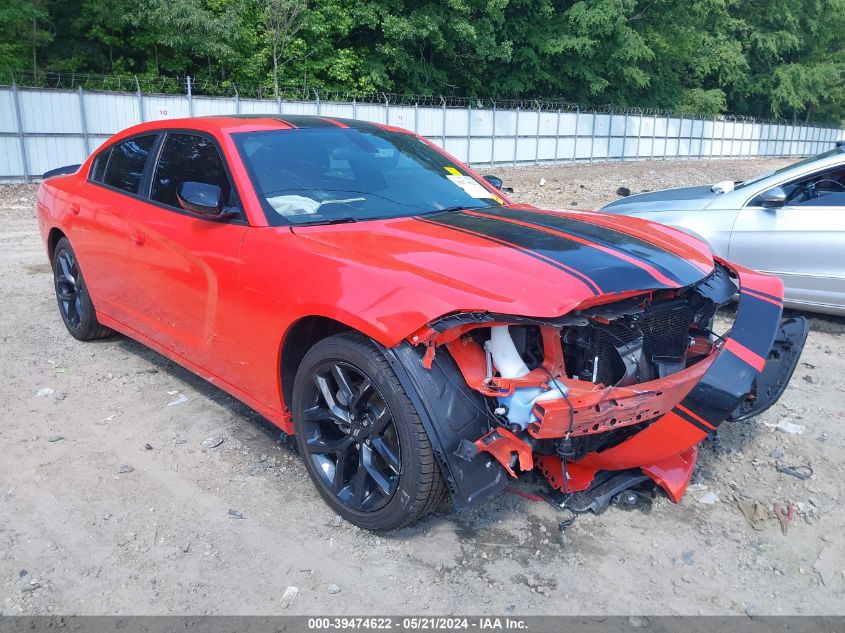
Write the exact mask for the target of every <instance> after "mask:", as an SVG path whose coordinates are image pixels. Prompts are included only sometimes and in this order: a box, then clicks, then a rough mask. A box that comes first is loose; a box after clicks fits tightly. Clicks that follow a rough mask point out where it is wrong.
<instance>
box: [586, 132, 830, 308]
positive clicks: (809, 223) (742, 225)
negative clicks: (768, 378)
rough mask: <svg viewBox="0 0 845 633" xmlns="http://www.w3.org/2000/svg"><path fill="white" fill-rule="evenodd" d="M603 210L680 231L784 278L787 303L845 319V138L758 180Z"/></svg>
mask: <svg viewBox="0 0 845 633" xmlns="http://www.w3.org/2000/svg"><path fill="white" fill-rule="evenodd" d="M602 210H603V211H606V212H607V213H615V214H619V215H630V216H636V217H641V218H646V219H649V220H653V221H656V222H661V223H663V224H668V225H669V226H674V227H677V228H679V229H682V230H684V231H686V232H687V233H690V234H692V235H695V236H696V237H699V238H701V239H702V240H704V241H705V242H707V243H708V244H710V248H711V250H712V251H713V252H714V253H715V254H716V255H719V256H721V257H724V258H726V259H729V260H731V261H734V262H737V263H739V264H743V265H745V266H748V267H750V268H754V269H757V270H761V271H766V272H769V273H772V274H774V275H777V276H778V277H780V278H781V279H783V282H784V285H785V292H786V301H785V303H786V305H787V306H790V307H793V308H798V309H801V310H809V311H813V312H826V313H829V314H842V315H845V141H838V142H837V143H836V147H835V148H834V149H831V150H830V151H827V152H824V153H822V154H819V155H818V156H813V157H812V158H807V159H804V160H801V161H799V162H797V163H795V164H793V165H790V166H788V167H784V168H783V169H778V170H777V171H775V172H772V173H771V174H767V175H764V176H760V177H758V178H754V179H752V180H746V181H744V182H732V181H726V182H720V183H716V184H715V185H712V186H711V185H705V186H698V187H680V188H677V189H666V190H663V191H653V192H647V193H640V194H636V195H632V196H629V197H627V198H622V199H620V200H615V201H614V202H611V203H610V204H608V205H605V206H604V207H603V209H602Z"/></svg>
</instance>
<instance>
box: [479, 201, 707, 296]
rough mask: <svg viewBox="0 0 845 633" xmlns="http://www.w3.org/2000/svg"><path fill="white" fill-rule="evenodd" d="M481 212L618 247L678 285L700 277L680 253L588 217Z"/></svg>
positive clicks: (696, 270)
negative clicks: (595, 221) (583, 218)
mask: <svg viewBox="0 0 845 633" xmlns="http://www.w3.org/2000/svg"><path fill="white" fill-rule="evenodd" d="M484 213H487V214H489V215H497V216H500V217H503V218H509V219H512V220H519V221H520V222H526V223H529V224H534V225H536V226H541V227H544V228H547V229H552V230H555V231H562V232H564V233H569V234H571V235H574V236H576V237H579V238H581V239H585V240H589V241H591V242H594V243H596V244H600V245H602V246H605V247H607V248H610V249H614V250H619V251H621V252H622V253H624V254H625V255H628V256H629V257H634V258H637V259H639V260H640V261H642V262H643V263H646V264H649V265H650V266H653V267H654V268H655V269H657V270H658V271H660V272H661V273H662V274H663V275H665V276H666V277H668V278H669V279H671V280H673V281H675V282H676V283H677V284H678V285H679V286H681V287H683V286H689V285H691V284H694V283H695V282H697V281H700V280H701V278H702V277H703V273H702V272H701V270H699V269H698V268H696V267H695V266H693V265H692V264H691V263H690V262H688V261H687V260H686V259H684V258H683V257H681V256H680V255H677V254H675V253H673V252H671V251H668V250H666V249H664V248H661V247H659V246H657V245H655V244H652V243H651V242H648V241H646V240H643V239H641V238H638V237H635V236H633V235H629V234H628V233H624V232H623V231H617V230H615V229H610V228H607V227H605V226H600V225H598V224H592V223H591V222H589V221H588V220H578V219H575V218H572V217H569V216H564V215H560V214H554V215H553V214H551V213H538V212H535V211H525V210H521V209H509V208H496V209H485V210H484Z"/></svg>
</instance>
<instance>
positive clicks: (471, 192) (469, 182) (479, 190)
mask: <svg viewBox="0 0 845 633" xmlns="http://www.w3.org/2000/svg"><path fill="white" fill-rule="evenodd" d="M446 178H448V179H449V180H451V181H452V182H453V183H455V184H456V185H458V186H459V187H460V188H461V189H463V190H464V191H465V192H466V194H467V195H468V196H472V197H473V198H491V197H492V196H493V194H491V193H490V192H489V191H487V189H485V188H484V187H482V186H481V185H480V184H478V183H477V182H476V181H475V180H474V179H473V178H470V177H469V176H446Z"/></svg>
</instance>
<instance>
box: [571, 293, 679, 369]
mask: <svg viewBox="0 0 845 633" xmlns="http://www.w3.org/2000/svg"><path fill="white" fill-rule="evenodd" d="M692 318H693V311H692V309H691V308H690V307H689V306H688V305H686V304H685V303H682V302H672V303H665V304H658V305H654V306H651V307H650V308H648V309H647V310H646V311H645V312H643V313H641V314H637V315H632V316H629V317H625V318H622V319H617V320H615V321H613V322H612V323H610V324H608V325H605V326H598V325H597V326H594V329H593V332H592V334H593V335H592V337H591V343H590V347H589V353H588V357H587V361H588V362H587V363H586V366H585V371H584V372H583V374H584V375H583V377H584V378H588V379H591V380H592V378H593V370H594V363H596V361H595V359H596V358H598V361H597V363H596V365H595V382H597V383H603V384H605V385H615V384H617V383H618V382H619V381H620V380H622V379H623V377H624V376H625V374H626V365H625V362H624V361H623V359H622V357H621V356H620V351H619V350H624V351H625V353H626V355H627V356H628V357H630V356H631V354H632V353H634V350H637V349H638V348H639V345H638V342H639V339H640V338H642V357H641V359H640V362H639V363H637V370H636V373H637V378H636V380H633V381H630V382H646V381H648V380H653V379H655V378H657V377H659V375H660V370H659V366H658V364H657V363H656V362H655V361H654V359H655V358H658V359H663V360H664V361H665V360H666V359H671V358H682V357H683V356H684V354H685V353H686V350H687V346H688V344H689V328H690V323H691V322H692Z"/></svg>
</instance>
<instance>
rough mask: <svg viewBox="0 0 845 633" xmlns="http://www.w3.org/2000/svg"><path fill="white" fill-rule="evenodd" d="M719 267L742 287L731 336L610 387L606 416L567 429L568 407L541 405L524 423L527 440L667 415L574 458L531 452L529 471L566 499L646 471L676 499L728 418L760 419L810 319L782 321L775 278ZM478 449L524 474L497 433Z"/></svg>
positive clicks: (516, 447) (583, 413)
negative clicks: (657, 372)
mask: <svg viewBox="0 0 845 633" xmlns="http://www.w3.org/2000/svg"><path fill="white" fill-rule="evenodd" d="M719 261H720V263H721V264H723V265H724V266H725V267H727V268H728V269H729V270H730V271H731V272H732V273H733V274H734V275H735V276H736V278H737V279H738V281H739V288H740V297H739V306H738V308H737V314H736V319H735V321H734V325H733V328H732V330H731V331H730V333H729V334H728V336H727V337H726V338H725V339H724V340H723V341H720V342H719V343H718V344H717V346H716V348H715V350H713V351H712V352H711V353H710V355H709V356H708V357H707V358H706V359H703V360H701V361H699V362H698V363H696V364H695V365H692V366H690V367H688V368H687V369H685V370H682V371H681V372H678V373H677V374H674V375H672V376H670V377H668V378H664V379H660V380H655V381H652V382H650V383H642V384H640V385H636V386H633V387H632V388H621V389H620V388H611V389H610V390H607V391H606V392H605V393H604V394H603V395H602V403H606V402H607V401H610V402H611V403H612V404H611V405H610V406H611V408H612V411H610V412H609V413H608V410H607V409H605V408H601V407H599V406H596V407H595V410H596V412H597V413H595V414H592V413H591V411H590V410H589V409H588V408H577V415H576V414H573V415H574V417H573V418H570V419H571V421H570V422H569V423H568V424H564V420H566V419H567V416H566V414H567V407H566V406H565V405H569V404H570V403H569V402H568V401H567V402H564V401H563V400H562V399H560V400H549V401H546V402H543V403H542V404H539V403H538V404H537V405H536V406H535V409H534V413H535V415H536V416H537V418H538V419H539V422H537V423H535V424H531V425H529V427H528V434H529V435H530V436H531V437H532V438H534V439H536V440H539V439H551V438H562V437H564V435H567V436H571V437H576V436H579V435H582V434H589V433H594V432H596V431H598V432H603V431H606V430H608V429H607V428H606V426H607V418H608V416H609V415H612V416H613V417H612V418H610V422H609V424H611V425H617V426H616V428H620V427H621V426H628V425H630V424H632V423H633V422H635V421H638V420H639V419H640V418H641V417H644V414H645V412H647V411H649V410H650V411H655V410H659V411H664V413H663V414H662V415H660V416H659V417H658V418H657V419H656V420H655V421H654V422H652V423H650V424H649V425H648V426H646V427H645V428H643V429H642V430H641V431H639V432H637V433H635V434H632V435H631V436H630V437H628V438H627V439H625V440H623V441H621V442H620V443H618V444H616V445H614V446H612V447H610V448H607V449H605V450H598V451H595V452H591V453H587V454H586V455H584V456H583V457H580V458H578V459H573V460H564V459H562V458H561V457H560V456H559V455H536V456H531V455H530V452H529V456H530V457H531V458H533V463H531V464H529V465H528V468H529V469H530V468H531V467H533V466H536V467H537V468H539V470H540V471H541V472H542V473H543V474H544V475H545V477H546V479H547V480H548V481H549V483H550V485H551V486H552V487H553V488H556V489H558V490H560V491H561V492H563V493H579V492H583V491H589V490H592V489H593V488H596V489H597V491H598V489H599V488H601V490H604V488H607V484H608V478H607V476H604V475H603V476H602V477H600V478H597V475H598V474H599V473H600V472H602V471H627V473H626V475H625V476H622V475H620V476H619V481H621V482H623V484H621V485H624V481H625V480H626V477H627V478H628V479H630V480H635V479H637V477H639V479H640V480H641V479H642V474H643V473H644V474H645V475H647V476H648V477H650V478H651V479H653V480H654V481H655V482H656V483H657V484H658V485H660V486H661V487H662V488H663V489H664V490H665V491H666V493H667V494H668V495H669V497H670V498H671V499H672V500H674V501H678V500H679V499H680V498H681V496H682V495H683V493H684V491H685V490H686V487H687V485H688V484H689V481H690V478H691V476H692V471H693V469H694V467H695V462H696V457H697V449H696V447H697V445H698V444H699V443H700V442H701V441H702V440H703V439H704V438H706V437H707V435H708V434H710V433H711V432H713V431H715V430H716V429H717V428H718V427H719V425H720V424H722V422H724V421H725V420H740V419H745V418H748V417H751V416H753V415H757V414H758V413H760V412H762V411H764V410H765V409H767V408H768V407H770V406H771V405H772V404H774V402H776V401H777V399H778V398H779V397H780V396H781V395H782V394H783V391H784V390H785V388H786V385H787V384H788V382H789V379H790V378H791V377H792V373H793V371H794V370H795V366H796V364H797V363H798V359H799V357H800V355H801V350H802V349H803V347H804V342H805V341H806V338H807V320H806V319H804V318H803V317H793V318H789V319H785V320H783V321H781V313H782V308H783V284H782V282H781V281H780V280H779V279H777V278H775V277H769V276H767V275H763V274H760V273H757V272H755V271H753V270H750V269H747V268H744V267H742V266H738V265H735V264H731V263H729V262H725V261H721V260H719ZM641 414H642V415H641ZM599 420H604V422H600V421H599ZM567 429H568V430H567ZM475 444H476V446H477V447H478V449H479V450H482V451H486V452H488V453H490V454H491V455H493V456H494V457H496V458H497V459H498V460H499V461H500V463H502V464H503V465H504V467H505V469H506V470H507V471H508V472H509V473H510V474H511V475H513V474H514V472H513V470H512V468H510V467H509V463H508V461H507V458H508V457H510V455H512V454H513V453H514V452H516V453H517V454H518V455H519V456H520V459H519V463H520V466H521V468H522V469H523V470H525V469H526V466H525V462H531V461H532V459H531V458H529V459H526V458H525V453H526V449H527V448H528V447H527V445H526V444H525V443H524V442H523V441H522V440H521V439H520V438H518V437H516V436H514V435H512V434H508V433H505V432H504V430H503V429H496V430H494V431H493V432H491V433H489V434H488V435H486V436H485V437H483V438H481V439H480V440H478V441H477V442H476V443H475ZM611 483H612V482H611ZM602 494H603V493H602ZM583 496H584V495H583V494H582V495H581V497H583ZM582 501H583V499H582Z"/></svg>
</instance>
